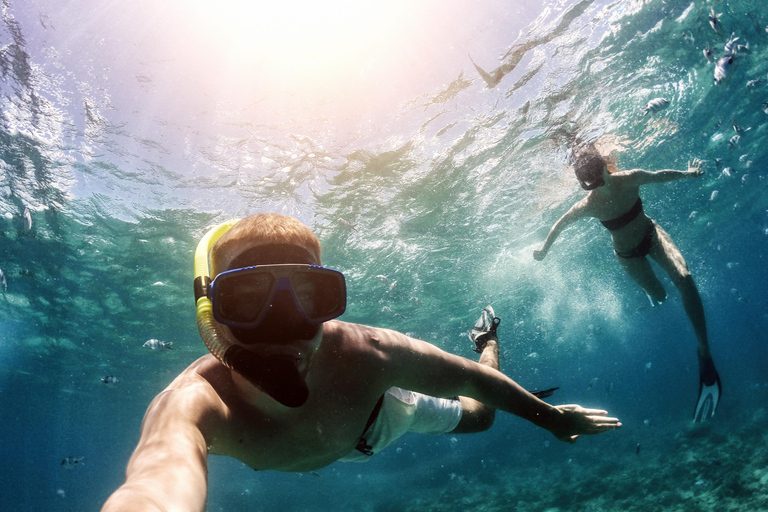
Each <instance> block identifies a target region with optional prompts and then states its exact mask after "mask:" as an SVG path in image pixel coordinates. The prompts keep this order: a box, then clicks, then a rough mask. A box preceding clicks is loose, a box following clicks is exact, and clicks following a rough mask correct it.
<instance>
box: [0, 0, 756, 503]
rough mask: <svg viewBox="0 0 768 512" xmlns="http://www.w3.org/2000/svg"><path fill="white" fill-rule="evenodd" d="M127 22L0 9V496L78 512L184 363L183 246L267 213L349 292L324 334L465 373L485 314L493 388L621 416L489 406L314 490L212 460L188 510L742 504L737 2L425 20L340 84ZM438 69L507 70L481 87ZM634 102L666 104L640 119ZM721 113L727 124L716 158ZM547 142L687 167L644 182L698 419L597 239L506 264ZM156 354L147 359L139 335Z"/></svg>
mask: <svg viewBox="0 0 768 512" xmlns="http://www.w3.org/2000/svg"><path fill="white" fill-rule="evenodd" d="M155 3H156V2H149V1H146V2H144V1H137V2H130V5H118V4H105V5H98V6H93V5H90V4H89V3H87V2H84V1H80V0H72V1H69V2H50V1H48V2H46V1H25V2H21V1H16V0H7V1H6V2H4V3H3V23H2V26H0V72H1V73H2V81H0V90H1V91H2V97H1V99H0V101H2V116H1V117H0V269H2V271H3V273H4V275H5V277H6V282H7V289H6V290H4V291H2V292H0V411H1V412H0V414H2V421H0V443H2V446H3V447H4V450H3V454H4V456H3V460H2V463H1V464H2V466H0V467H2V478H0V503H2V504H3V509H7V510H94V509H98V507H99V506H100V505H101V504H102V503H103V502H104V500H105V499H106V498H107V496H108V495H109V494H110V493H111V492H112V491H113V490H114V489H115V488H116V487H117V486H118V485H119V484H120V483H121V482H122V481H123V479H124V471H125V465H126V463H127V460H128V457H129V456H130V454H131V452H132V450H133V448H134V447H135V444H136V441H137V439H138V432H139V426H140V423H141V419H142V416H143V413H144V410H145V409H146V406H147V405H148V403H149V401H150V400H151V399H152V397H154V395H156V394H157V393H158V392H159V391H161V390H162V389H163V388H164V387H165V386H166V385H167V384H168V383H169V382H170V381H171V379H172V378H173V377H174V376H175V375H176V374H177V373H178V372H179V371H181V370H182V369H183V368H185V367H186V366H187V365H188V364H189V363H190V362H192V361H193V360H195V359H196V358H197V357H199V356H200V355H203V354H204V353H205V352H206V349H205V347H204V345H203V344H202V342H201V341H200V338H199V335H198V334H197V329H196V326H195V322H194V310H193V301H192V286H191V281H192V279H191V278H192V252H193V250H194V247H195V245H196V242H197V240H198V239H199V237H200V236H201V234H202V233H203V232H204V231H205V228H206V227H207V226H210V225H211V224H214V223H217V222H220V221H223V220H226V219H229V218H232V217H239V216H243V215H247V214H249V213H253V212H258V211H279V212H283V213H287V214H291V215H295V216H297V217H298V218H300V219H301V220H302V221H304V222H305V223H307V224H308V225H310V226H311V227H312V228H313V229H314V230H315V231H316V232H317V233H318V235H319V236H320V238H321V241H322V243H323V248H324V249H323V250H324V253H323V259H324V262H325V263H326V264H327V265H329V266H331V267H333V268H338V269H339V270H342V271H343V272H344V273H345V274H346V276H347V280H348V287H349V292H350V295H349V307H348V310H347V313H345V315H344V317H343V318H344V319H346V320H348V321H351V322H361V323H368V324H372V325H378V326H383V327H389V328H393V329H397V330H400V331H402V332H406V333H408V334H410V335H413V336H415V337H418V338H421V339H424V340H428V341H430V342H432V343H435V344H436V345H438V346H440V347H442V348H444V349H446V350H449V351H452V352H455V353H458V354H461V355H464V356H466V357H473V356H474V354H473V352H472V351H471V350H470V344H469V341H468V340H467V337H466V332H467V331H468V329H469V328H470V327H471V326H472V324H473V323H474V321H475V320H476V318H477V316H478V315H479V313H480V311H481V310H482V308H483V307H484V306H485V305H486V304H492V305H493V307H494V309H495V310H496V313H497V314H498V315H499V316H500V317H502V324H501V327H500V335H501V338H502V362H501V363H502V370H503V371H504V372H505V373H507V374H508V375H510V376H512V377H513V378H514V379H515V380H517V381H518V382H520V383H521V384H522V385H523V386H525V387H527V388H539V389H541V388H546V387H553V386H559V387H560V390H559V391H558V392H557V393H556V394H555V395H554V396H553V397H552V398H551V399H550V401H552V402H553V403H580V404H582V405H586V406H597V407H601V408H605V409H607V410H609V411H610V412H611V414H613V415H616V416H618V417H619V418H620V419H621V420H622V422H623V423H624V427H623V428H622V429H621V430H620V431H617V432H612V433H609V434H606V435H602V436H598V437H595V438H584V439H580V440H579V441H578V442H577V443H576V444H575V445H565V444H561V443H559V442H557V441H556V440H555V439H554V438H552V437H551V436H550V435H549V434H548V433H546V432H544V431H541V430H537V429H536V428H535V427H533V426H531V425H529V424H527V423H525V422H523V421H522V420H519V419H517V418H513V417H509V416H506V415H501V416H499V417H498V419H497V422H496V424H495V426H494V427H493V429H491V430H490V431H489V432H486V433H483V434H479V435H475V436H456V437H451V436H439V437H418V436H406V437H405V438H404V439H402V441H401V442H399V443H398V444H396V445H394V446H392V447H390V448H389V449H387V450H386V451H385V452H383V453H381V454H379V455H377V456H376V457H375V458H374V459H373V460H371V461H370V462H368V463H367V464H365V465H355V464H346V465H344V464H335V465H332V466H329V467H327V468H324V469H322V470H320V471H318V472H317V473H316V474H279V473H259V474H257V473H255V472H253V471H252V470H250V469H248V468H246V467H244V466H243V465H242V464H240V463H238V462H237V461H234V460H227V459H222V458H218V457H211V458H210V474H209V483H210V486H209V487H210V492H209V502H208V509H209V510H212V511H218V510H252V509H257V510H275V511H277V510H364V511H368V510H376V511H384V510H435V511H438V510H439V511H449V510H484V511H485V510H510V509H514V510H523V511H527V510H530V511H554V510H562V511H565V510H643V511H647V510H713V511H714V510H718V511H720V510H744V511H756V510H768V450H767V449H766V440H767V438H766V430H765V422H766V418H767V417H768V411H766V406H765V404H766V403H768V402H767V401H766V398H767V396H768V367H767V366H766V364H765V361H766V360H768V343H767V342H768V310H767V309H766V290H768V277H767V276H768V274H766V271H765V258H766V254H767V253H768V252H767V251H766V244H767V243H768V199H767V193H768V191H767V190H766V186H767V184H768V182H767V181H766V151H767V150H766V148H768V145H766V144H765V140H766V134H765V131H766V127H765V125H766V121H768V116H767V115H766V113H765V112H764V109H765V105H763V102H764V101H768V78H767V76H766V75H767V73H768V60H766V57H768V33H766V27H768V8H766V6H765V5H764V3H763V2H761V1H759V0H755V1H746V0H744V1H738V0H736V1H732V2H729V3H724V2H695V3H689V2H685V1H658V0H650V1H648V2H639V1H624V2H622V1H617V2H605V1H601V0H594V2H592V1H589V0H587V1H582V2H573V1H567V2H560V3H557V2H548V3H546V4H543V5H541V4H540V3H539V2H531V3H529V4H526V5H523V6H515V7H510V6H508V5H506V3H505V2H501V1H499V2H488V3H484V4H483V5H481V6H478V5H476V4H474V3H469V2H461V1H455V2H449V3H445V2H442V3H429V2H425V3H423V4H419V5H418V6H417V7H413V6H411V7H409V8H406V10H404V11H400V12H398V14H397V16H396V17H395V18H394V21H393V22H392V23H393V25H392V27H396V28H391V31H392V32H393V33H392V34H390V35H392V36H393V39H391V40H388V42H387V44H383V43H368V46H366V45H363V44H362V43H360V42H359V41H358V40H357V39H355V40H352V41H356V42H358V43H359V44H357V45H354V44H348V42H347V43H346V44H345V45H344V46H343V47H344V48H346V47H348V46H351V47H354V48H357V49H358V50H359V52H361V55H362V57H363V58H364V60H363V61H362V63H361V62H360V61H354V60H353V58H352V57H349V58H348V60H346V61H343V62H342V63H341V66H340V67H334V66H337V63H334V62H331V61H328V62H326V61H323V60H322V59H321V57H324V56H323V55H318V54H316V53H311V52H310V51H309V50H311V47H313V45H305V46H304V47H301V48H299V49H296V48H292V49H291V51H290V52H288V53H285V54H280V59H270V58H268V56H265V55H264V54H261V55H246V56H245V57H242V58H243V60H241V61H238V60H235V58H236V57H238V58H240V57H239V56H240V54H241V53H242V52H243V49H242V48H240V47H235V46H234V45H235V40H234V39H228V38H226V37H224V36H223V35H222V34H223V32H219V31H217V28H216V25H215V23H218V21H216V22H215V19H214V18H213V17H211V16H208V17H205V16H202V15H199V13H198V14H195V12H197V11H194V9H193V8H191V7H190V8H188V9H187V8H183V6H182V5H181V4H176V3H174V2H167V3H163V4H162V5H160V6H158V5H155ZM203 4H204V3H203V2H197V3H192V4H190V5H203ZM227 5H228V4H227ZM393 5H395V3H393ZM397 5H400V4H397ZM400 7H401V8H402V5H400ZM710 7H714V9H715V10H716V12H717V13H723V14H722V16H721V18H720V20H721V22H722V25H723V27H722V30H721V34H720V35H718V34H716V33H715V32H714V31H713V30H712V28H711V27H710V26H709V23H708V14H709V10H710ZM408 9H410V10H408ZM201 12H203V11H201ZM73 13H81V14H78V15H75V14H73ZM216 19H217V18H216ZM379 19H381V20H382V21H381V23H385V21H383V20H384V18H383V17H379ZM229 23H230V24H232V25H231V26H230V28H231V30H230V32H232V33H234V32H236V30H235V29H236V28H237V27H236V26H235V25H234V23H235V22H234V21H232V20H230V21H229ZM254 23H255V21H254ZM347 28H348V27H347ZM372 31H373V30H372V29H371V30H369V32H372ZM731 32H733V33H735V35H736V36H738V37H739V41H738V42H739V43H743V44H746V43H747V42H748V43H749V49H744V50H742V51H741V52H740V53H739V56H738V57H737V59H736V62H735V70H734V72H733V75H732V76H731V78H730V80H729V81H728V82H726V83H724V84H721V85H719V86H715V85H713V72H714V63H712V62H709V61H708V60H707V59H706V58H705V57H704V55H703V54H702V49H703V48H704V47H705V46H706V45H707V44H709V45H710V46H711V47H712V48H713V51H714V54H715V56H716V57H715V58H718V57H719V56H720V55H721V54H722V51H723V45H724V44H725V41H726V40H727V37H728V35H729V34H730V33H731ZM363 36H364V35H358V36H356V37H363ZM395 36H396V37H395ZM315 37H316V40H315V42H316V45H315V46H316V47H317V48H322V47H321V46H320V39H319V36H315ZM251 44H252V45H253V47H254V51H255V50H259V49H260V50H261V51H262V52H273V51H274V52H275V53H278V52H277V50H273V49H266V48H267V47H259V46H258V45H259V44H262V43H261V42H258V41H252V42H251ZM285 44H287V43H285ZM307 47H310V48H309V49H307ZM269 48H271V47H269ZM305 50H306V52H307V53H306V55H305V53H303V52H304V51H305ZM337 53H341V52H337ZM467 53H469V54H470V55H471V56H472V59H474V61H475V62H476V63H477V64H478V65H479V66H481V67H482V68H483V69H484V70H486V71H489V72H490V71H493V70H495V69H497V68H499V69H503V70H504V71H505V73H506V74H504V76H503V77H501V80H500V81H499V82H498V84H497V85H495V86H493V87H488V86H487V85H486V83H485V82H484V81H483V80H482V79H481V77H480V75H479V73H478V72H477V71H476V69H475V68H474V66H473V65H472V62H471V61H470V60H469V58H468V56H467ZM307 55H308V56H309V57H308V58H309V59H310V60H304V61H300V60H296V61H291V60H290V59H292V58H296V59H299V58H307ZM278 60H280V62H279V64H284V63H285V62H283V61H286V62H288V63H289V64H290V63H293V66H292V67H290V68H281V67H278V64H276V63H275V62H277V61H278ZM513 60H519V63H518V64H517V66H515V67H514V69H511V70H510V69H509V68H512V67H513V66H511V65H509V63H510V62H512V61H513ZM505 64H507V66H506V68H504V65H505ZM321 65H322V66H326V68H325V69H324V68H320V67H318V66H321ZM328 70H331V71H333V73H329V74H325V73H324V71H328ZM302 73H304V74H302ZM756 79H760V81H759V82H757V83H756V84H754V87H747V86H746V84H747V82H748V81H750V80H756ZM656 97H665V98H667V99H669V100H670V105H669V107H668V108H667V109H665V110H662V111H660V112H657V113H654V114H649V115H648V116H643V115H642V112H641V111H640V108H641V107H642V106H643V105H645V103H646V102H647V101H649V100H650V99H653V98H656ZM734 122H736V123H738V125H740V126H741V127H743V128H744V129H747V128H749V129H748V130H747V131H745V132H744V133H743V135H742V136H741V139H740V140H739V142H738V144H737V145H736V146H735V147H734V148H731V147H730V146H729V144H728V142H729V140H730V139H731V137H733V136H734V135H735V134H736V132H735V131H734V129H733V126H732V125H733V123H734ZM562 125H567V126H569V127H571V128H573V129H577V130H579V131H580V132H581V133H582V134H584V135H585V136H589V137H593V138H598V137H605V136H610V137H611V141H612V142H613V143H614V144H616V146H617V147H618V148H619V149H620V151H619V152H618V153H617V154H618V158H619V165H620V166H621V167H622V168H625V169H630V168H637V167H641V168H644V169H649V170H658V169H664V168H674V169H683V168H684V167H685V165H686V163H687V161H688V160H690V159H692V158H693V157H698V158H701V159H703V160H706V162H707V163H706V168H705V170H706V175H705V176H704V177H703V178H702V179H701V180H684V181H678V182H674V183H668V184H665V185H657V186H650V187H645V188H644V190H643V200H644V204H645V206H646V211H647V212H648V214H649V215H650V216H651V217H652V218H654V219H655V220H656V221H657V222H659V223H660V224H661V225H662V226H663V227H665V229H666V230H667V231H668V232H669V233H670V234H671V235H672V237H673V238H674V240H675V241H676V243H677V245H678V246H679V247H680V249H681V250H682V252H683V254H684V255H685V257H686V259H687V262H688V264H689V267H690V268H691V271H692V272H693V275H694V277H695V279H696V282H697V284H698V286H699V290H700V292H701V294H702V297H703V300H704V305H705V309H706V312H707V320H708V327H709V331H710V343H711V345H712V350H713V355H714V357H715V361H716V363H717V365H718V370H719V372H720V375H721V378H722V382H723V386H724V398H723V401H722V402H721V404H720V408H719V409H718V413H717V415H716V417H715V418H714V419H713V420H712V421H711V422H708V423H707V424H705V425H703V426H699V427H696V428H694V427H693V426H692V425H691V421H690V417H691V413H692V409H693V405H694V401H695V398H696V391H697V385H698V382H697V380H698V379H697V367H696V359H695V355H694V349H695V338H694V336H693V332H692V330H691V328H690V325H689V323H688V321H687V319H686V317H685V315H684V314H683V311H682V305H681V304H680V300H679V296H678V294H677V292H676V290H674V288H673V287H672V286H671V284H670V283H669V280H668V279H666V277H664V279H663V282H664V284H665V286H666V287H667V289H668V291H669V292H670V298H669V300H668V301H667V302H666V303H665V304H664V305H663V306H661V307H657V308H650V307H649V306H648V302H647V299H646V298H645V296H644V295H643V293H642V292H641V291H640V290H639V288H637V287H636V286H635V285H634V284H633V283H632V282H630V280H629V278H628V277H627V276H626V275H625V274H624V273H623V271H622V270H621V268H620V267H619V265H618V264H617V263H616V261H615V258H614V257H613V256H612V254H611V247H610V240H609V236H608V234H607V233H606V231H605V230H604V229H602V227H601V226H599V224H598V223H597V222H596V221H582V222H581V224H579V225H578V226H576V227H573V228H571V229H570V230H568V231H567V232H566V233H564V235H563V236H561V238H560V239H559V240H558V241H557V242H556V244H555V245H554V246H553V249H552V251H551V253H550V255H549V256H548V257H547V259H546V260H545V261H544V262H541V263H539V262H535V261H534V260H533V258H532V256H531V252H532V250H533V249H534V248H535V247H537V246H538V245H539V244H540V243H541V241H542V240H543V239H544V237H545V236H546V232H547V230H548V229H549V227H550V226H551V224H552V223H553V222H554V221H555V220H556V219H557V218H558V217H559V215H561V214H562V213H563V212H565V211H566V210H567V208H568V207H569V206H570V205H571V204H572V203H573V202H574V201H576V200H577V199H578V198H580V197H582V194H583V192H582V191H581V190H580V189H579V188H578V186H577V184H576V182H575V180H574V179H573V175H572V171H571V170H570V169H569V168H568V167H567V163H566V151H565V148H563V147H561V146H558V145H557V144H556V143H555V142H553V140H552V139H551V138H550V137H549V134H551V133H552V131H553V130H554V129H555V128H557V127H559V126H562ZM603 140H605V139H603ZM716 159H720V160H719V161H718V162H717V163H716ZM725 168H730V170H729V172H728V173H724V172H723V170H724V169H725ZM25 209H29V211H30V218H31V221H32V222H31V229H27V226H26V225H25V219H24V211H25ZM340 218H343V219H345V220H347V221H349V222H351V223H355V224H356V225H357V226H356V229H355V230H349V229H347V228H346V227H345V226H344V225H343V224H344V223H341V222H339V219H340ZM380 275H383V276H386V282H385V280H383V279H379V278H377V276H380ZM393 283H395V284H394V285H393ZM153 338H155V339H160V340H163V341H168V342H172V343H173V349H172V350H163V351H151V350H148V349H146V348H143V347H142V345H143V344H144V342H145V341H147V340H149V339H153ZM107 375H114V376H116V377H117V378H118V379H119V382H118V383H116V384H114V385H112V384H110V385H105V384H103V383H102V381H101V379H102V378H103V377H105V376H107ZM638 445H639V446H640V448H639V449H638ZM65 457H84V459H83V464H82V465H79V466H78V467H74V468H71V469H65V468H63V467H62V466H61V461H62V459H64V458H65Z"/></svg>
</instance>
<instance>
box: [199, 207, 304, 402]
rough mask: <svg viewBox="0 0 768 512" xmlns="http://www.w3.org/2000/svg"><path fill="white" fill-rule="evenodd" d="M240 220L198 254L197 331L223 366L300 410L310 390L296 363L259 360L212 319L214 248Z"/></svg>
mask: <svg viewBox="0 0 768 512" xmlns="http://www.w3.org/2000/svg"><path fill="white" fill-rule="evenodd" d="M237 222H239V219H233V220H229V221H227V222H224V223H222V224H219V225H218V226H216V227H214V228H212V229H211V230H210V231H208V232H207V233H206V234H205V235H203V238H202V239H200V242H199V243H198V244H197V249H196V250H195V282H194V285H195V305H196V308H197V328H198V330H199V331H200V337H201V338H203V341H204V342H205V346H206V347H208V350H210V351H211V354H213V355H214V356H215V357H216V359H218V360H219V361H220V362H221V364H223V365H224V366H226V367H227V368H229V369H230V370H234V371H236V372H237V373H239V374H240V375H242V376H243V377H245V378H246V379H248V380H249V381H250V382H251V383H252V384H253V385H255V386H256V387H258V388H260V389H261V390H262V391H264V392H265V393H267V394H268V395H269V396H271V397H272V398H274V399H275V400H277V401H278V402H280V403H281V404H283V405H285V406H287V407H300V406H301V405H303V404H304V403H305V402H306V401H307V398H308V397H309V389H308V388H307V384H306V382H305V381H304V378H303V377H302V376H301V375H300V374H299V372H298V369H297V368H296V365H295V363H294V362H293V361H291V360H290V359H286V358H281V357H271V358H267V359H263V358H259V357H256V356H255V355H254V354H253V353H251V352H250V351H248V350H247V349H245V348H243V347H241V346H240V345H238V344H237V343H233V342H232V341H231V340H229V339H227V338H226V337H225V336H223V335H222V334H221V332H219V327H218V325H219V324H218V323H217V322H216V320H214V318H213V305H212V304H211V299H210V298H209V297H208V289H209V288H210V286H211V270H210V264H209V262H210V257H209V255H210V253H211V248H212V247H213V245H214V244H215V243H216V242H217V241H218V240H219V238H221V237H222V236H223V235H224V233H226V232H227V231H229V229H230V228H231V227H232V226H234V225H235V224H236V223H237Z"/></svg>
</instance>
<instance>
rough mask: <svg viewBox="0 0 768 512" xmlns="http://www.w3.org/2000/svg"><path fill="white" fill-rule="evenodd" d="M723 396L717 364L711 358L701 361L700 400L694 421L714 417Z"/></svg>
mask: <svg viewBox="0 0 768 512" xmlns="http://www.w3.org/2000/svg"><path fill="white" fill-rule="evenodd" d="M722 395H723V386H722V385H721V384H720V376H719V375H718V374H717V370H715V362H714V361H712V358H711V357H710V358H707V359H701V360H700V361H699V400H698V402H696V409H695V410H694V411H693V421H694V422H698V421H703V420H706V419H709V418H711V417H712V416H714V415H715V409H717V404H718V403H720V397H721V396H722Z"/></svg>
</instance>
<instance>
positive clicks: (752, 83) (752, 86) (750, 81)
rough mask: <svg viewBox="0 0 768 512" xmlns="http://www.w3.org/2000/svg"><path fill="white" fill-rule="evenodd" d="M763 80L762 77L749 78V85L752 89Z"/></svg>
mask: <svg viewBox="0 0 768 512" xmlns="http://www.w3.org/2000/svg"><path fill="white" fill-rule="evenodd" d="M762 81H763V79H762V78H755V79H754V80H747V87H748V88H749V89H752V88H754V87H756V86H757V84H759V83H760V82H762Z"/></svg>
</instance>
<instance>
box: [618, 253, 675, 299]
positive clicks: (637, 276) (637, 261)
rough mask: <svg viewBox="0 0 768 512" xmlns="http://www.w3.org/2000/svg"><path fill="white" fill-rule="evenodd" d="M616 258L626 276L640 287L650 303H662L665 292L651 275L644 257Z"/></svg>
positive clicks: (649, 266)
mask: <svg viewBox="0 0 768 512" xmlns="http://www.w3.org/2000/svg"><path fill="white" fill-rule="evenodd" d="M617 258H618V259H619V263H621V266H622V267H624V270H626V271H627V274H629V276H630V277H631V278H632V279H634V280H635V282H636V283H637V284H639V285H640V287H641V288H642V289H643V291H645V293H646V295H648V297H649V298H650V299H651V300H652V301H656V302H664V299H666V298H667V292H666V290H664V285H662V284H661V281H659V278H658V277H656V274H654V273H653V269H652V268H651V264H650V263H649V262H648V260H647V259H645V257H639V258H623V257H621V256H617Z"/></svg>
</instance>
